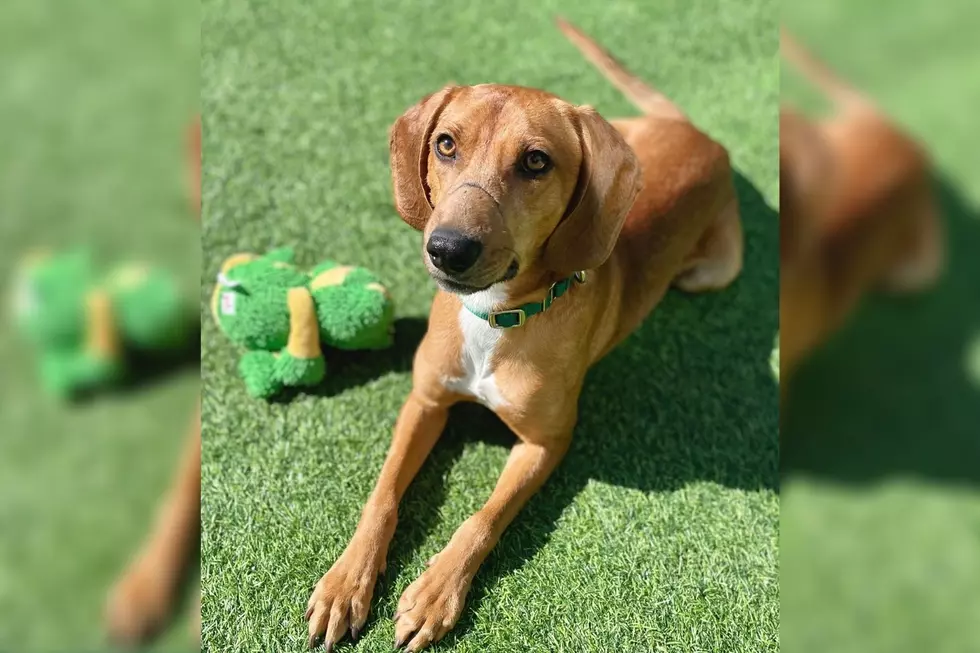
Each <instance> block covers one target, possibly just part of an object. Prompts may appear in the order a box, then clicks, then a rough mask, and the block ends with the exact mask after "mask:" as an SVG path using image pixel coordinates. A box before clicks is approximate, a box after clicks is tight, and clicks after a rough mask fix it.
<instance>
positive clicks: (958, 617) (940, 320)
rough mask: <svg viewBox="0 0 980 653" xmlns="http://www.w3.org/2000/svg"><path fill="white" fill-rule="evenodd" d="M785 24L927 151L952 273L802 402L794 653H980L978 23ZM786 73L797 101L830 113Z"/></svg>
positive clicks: (862, 334) (890, 12) (813, 369)
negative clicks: (979, 546)
mask: <svg viewBox="0 0 980 653" xmlns="http://www.w3.org/2000/svg"><path fill="white" fill-rule="evenodd" d="M784 21H785V25H786V26H787V27H788V28H789V30H790V31H791V32H792V33H793V34H794V35H795V37H796V40H797V41H799V42H800V43H802V44H804V45H805V46H806V47H807V49H809V50H810V51H811V53H813V54H814V55H815V56H816V57H818V58H819V59H820V60H822V61H823V62H825V63H826V64H827V65H828V66H829V67H830V68H831V69H832V70H834V71H835V72H836V73H837V74H839V75H840V76H841V77H843V78H844V79H846V80H848V81H849V82H850V83H851V84H852V85H854V86H855V87H856V88H858V89H860V90H861V91H863V92H865V93H866V94H867V95H868V96H869V97H871V98H873V99H874V100H875V101H876V103H877V104H878V106H879V107H880V108H881V109H883V110H884V112H885V113H887V114H888V116H889V117H890V118H891V119H892V120H893V121H894V122H895V123H896V124H898V125H900V126H901V127H902V128H903V129H905V130H906V131H907V132H908V133H909V134H911V135H912V136H913V137H914V138H917V139H918V140H919V141H920V143H921V144H923V145H924V146H925V149H926V150H927V151H928V153H929V155H930V156H931V158H932V160H933V162H934V167H935V170H934V177H935V187H936V191H937V193H938V198H939V204H940V207H941V219H942V221H943V225H944V229H945V232H946V247H947V263H946V268H945V271H944V275H943V277H942V278H941V279H940V281H939V283H938V284H937V285H936V286H935V287H934V288H933V289H931V290H930V291H928V292H925V293H921V294H915V295H908V296H886V295H881V294H875V293H872V294H870V295H869V296H867V297H866V298H865V300H864V301H863V302H861V303H860V305H859V307H858V308H857V310H856V311H855V312H854V313H853V314H852V315H851V319H850V320H848V322H847V323H846V325H845V326H844V327H843V328H842V329H841V330H840V331H838V332H837V333H836V334H834V335H833V336H832V337H831V338H830V339H829V340H828V341H827V342H825V343H824V344H823V346H821V347H820V348H819V349H818V350H817V351H816V352H815V353H814V355H813V356H812V357H811V358H809V360H807V361H806V362H805V363H804V364H803V365H802V366H801V367H800V369H799V370H798V373H797V374H795V375H794V377H793V379H792V384H791V385H790V386H789V387H788V392H787V395H786V396H785V397H784V402H783V405H782V407H781V419H782V428H781V471H782V482H781V523H780V557H781V559H780V598H781V633H780V645H781V648H782V650H784V651H787V652H788V653H797V652H804V651H805V652H809V651H836V652H841V653H843V652H849V651H855V652H858V651H860V652H861V653H871V652H876V651H892V652H894V651H925V650H929V651H976V650H980V631H978V629H977V627H976V623H977V621H976V619H977V617H976V615H977V614H980V593H978V592H977V591H976V589H977V587H980V556H978V553H977V552H978V546H977V544H978V542H977V539H978V535H980V257H978V253H980V157H978V155H977V151H978V149H977V148H978V145H980V134H978V132H977V115H978V107H980V46H978V45H977V41H976V36H975V35H976V26H977V25H978V24H980V9H978V5H977V4H976V3H967V2H957V1H955V0H953V1H944V2H933V1H929V0H895V1H889V2H885V1H874V2H847V1H845V0H828V1H825V2H820V3H804V2H800V1H798V0H787V2H785V3H784ZM782 71H783V72H782V77H783V84H782V90H783V100H784V101H788V102H792V103H793V104H794V105H795V106H797V107H798V108H800V109H802V110H803V111H804V112H805V113H807V114H808V115H812V116H820V115H825V114H826V113H827V109H828V106H827V102H826V101H825V100H824V99H823V98H822V96H821V95H820V94H819V93H818V92H816V90H815V89H814V87H813V86H811V85H809V84H808V83H807V82H806V81H805V80H804V78H803V77H801V76H800V75H799V74H798V73H797V71H796V70H794V69H793V68H791V67H790V66H789V65H787V64H786V63H785V62H784V64H783V69H782ZM784 142H785V141H784ZM882 165H887V162H885V163H883V164H882ZM784 208H785V207H784ZM785 381H786V379H783V382H784V389H786V388H785Z"/></svg>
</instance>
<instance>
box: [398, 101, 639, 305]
mask: <svg viewBox="0 0 980 653" xmlns="http://www.w3.org/2000/svg"><path fill="white" fill-rule="evenodd" d="M390 145H391V174H392V181H393V185H394V193H395V205H396V207H397V209H398V212H399V214H400V215H401V217H402V219H404V220H405V222H407V223H408V224H410V225H411V226H413V227H415V228H416V229H418V230H420V231H422V232H423V235H424V238H423V259H424V260H425V265H426V268H427V269H428V271H429V273H430V275H431V276H432V277H433V278H434V279H436V281H437V282H438V283H439V284H440V286H442V287H443V288H444V289H446V290H449V291H451V292H456V293H460V294H467V293H471V292H475V291H478V290H482V289H484V288H487V287H489V286H491V285H493V284H495V283H498V282H501V281H507V280H510V279H513V278H514V277H516V276H517V275H519V274H521V273H522V272H523V271H525V270H527V269H532V268H538V269H541V268H544V269H546V270H548V271H551V272H555V273H559V274H569V273H571V272H574V271H577V270H587V269H591V268H595V267H597V266H598V265H600V264H601V263H602V262H604V261H605V260H606V259H607V258H608V257H609V255H610V253H611V252H612V248H613V245H614V244H615V242H616V238H617V237H618V235H619V231H620V229H621V228H622V225H623V221H624V220H625V218H626V214H627V212H628V211H629V208H630V206H632V204H633V200H634V199H635V197H636V194H637V193H638V192H639V189H640V170H639V164H638V163H637V160H636V157H635V155H634V154H633V151H632V150H631V149H630V147H629V146H628V145H627V144H626V142H625V141H624V140H623V138H622V136H620V134H619V133H618V132H617V131H616V130H615V129H614V128H613V127H612V125H610V124H609V123H608V122H606V121H605V120H603V119H602V118H601V117H600V116H599V115H598V114H597V113H596V112H595V111H594V110H593V109H591V108H589V107H576V106H573V105H571V104H568V103H567V102H564V101H562V100H560V99H558V98H556V97H554V96H552V95H550V94H548V93H545V92H543V91H537V90H533V89H527V88H519V87H513V86H497V85H481V86H471V87H459V86H450V87H447V88H444V89H442V90H441V91H439V92H437V93H434V94H432V95H430V96H428V97H426V98H425V99H423V100H422V101H421V102H420V103H418V104H417V105H415V106H414V107H412V108H410V109H409V110H408V111H406V112H405V113H404V114H403V115H402V116H401V117H400V118H398V120H397V121H396V122H395V124H394V126H393V127H392V129H391V140H390Z"/></svg>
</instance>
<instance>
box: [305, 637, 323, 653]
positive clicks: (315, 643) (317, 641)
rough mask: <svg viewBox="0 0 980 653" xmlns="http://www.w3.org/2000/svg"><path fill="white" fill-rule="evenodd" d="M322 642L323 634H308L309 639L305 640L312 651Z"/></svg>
mask: <svg viewBox="0 0 980 653" xmlns="http://www.w3.org/2000/svg"><path fill="white" fill-rule="evenodd" d="M322 643H323V635H310V641H309V642H307V646H308V647H309V649H310V650H311V651H312V650H313V649H315V648H316V647H317V646H319V645H320V644H322Z"/></svg>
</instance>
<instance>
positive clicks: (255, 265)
mask: <svg viewBox="0 0 980 653" xmlns="http://www.w3.org/2000/svg"><path fill="white" fill-rule="evenodd" d="M293 259H294V255H293V251H292V249H290V248H280V249H276V250H273V251H271V252H268V253H266V254H264V255H256V254H248V253H244V254H235V255H234V256H231V257H229V258H228V259H226V260H225V262H224V263H223V264H222V266H221V271H220V272H219V273H218V283H217V285H216V286H215V289H214V293H213V295H212V298H211V312H212V314H213V315H214V318H215V321H216V322H217V324H218V326H219V327H220V328H221V330H222V331H223V332H224V334H225V335H226V336H227V337H228V338H229V339H230V340H231V341H232V342H234V343H235V344H237V345H239V346H240V347H242V348H244V349H245V353H244V354H243V355H242V358H241V360H240V362H239V367H238V369H239V373H240V374H241V376H242V379H243V380H244V381H245V388H246V390H247V391H248V392H249V394H251V395H252V396H255V397H261V398H269V397H272V396H273V395H275V394H277V393H278V392H280V391H281V390H282V389H283V388H286V387H297V386H311V385H316V384H317V383H319V382H320V381H321V380H323V378H324V375H325V373H326V364H325V362H324V358H323V348H324V347H334V348H337V349H347V350H360V349H383V348H385V347H388V346H390V345H391V344H392V342H393V338H392V335H393V330H394V328H393V315H394V308H393V305H392V301H391V297H390V296H389V294H388V291H387V289H385V287H384V286H382V285H381V283H379V281H378V278H377V277H376V276H375V275H373V274H372V273H371V272H369V271H367V270H365V269H364V268H359V267H350V266H344V265H339V264H337V263H335V262H333V261H324V262H322V263H320V264H319V265H317V266H315V267H314V268H312V269H311V270H309V271H306V270H303V269H300V268H299V267H297V266H296V265H295V264H294V262H293Z"/></svg>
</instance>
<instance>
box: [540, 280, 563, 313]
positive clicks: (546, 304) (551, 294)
mask: <svg viewBox="0 0 980 653" xmlns="http://www.w3.org/2000/svg"><path fill="white" fill-rule="evenodd" d="M559 283H561V282H560V281H556V282H554V283H553V284H551V287H550V288H548V294H547V295H546V296H545V298H544V301H543V302H542V306H541V310H542V312H543V311H546V310H548V309H549V308H551V305H552V304H553V303H555V300H556V299H558V295H557V294H556V292H555V291H556V290H557V289H558V284H559Z"/></svg>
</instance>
